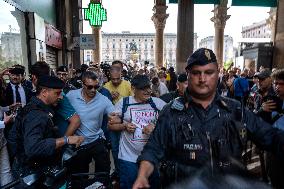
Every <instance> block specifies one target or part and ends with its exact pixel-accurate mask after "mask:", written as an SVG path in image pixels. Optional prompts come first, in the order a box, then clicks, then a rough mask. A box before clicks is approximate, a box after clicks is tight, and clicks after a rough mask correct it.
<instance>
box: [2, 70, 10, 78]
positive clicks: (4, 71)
mask: <svg viewBox="0 0 284 189" xmlns="http://www.w3.org/2000/svg"><path fill="white" fill-rule="evenodd" d="M9 74H10V73H9V68H5V69H4V70H2V71H0V76H4V75H9Z"/></svg>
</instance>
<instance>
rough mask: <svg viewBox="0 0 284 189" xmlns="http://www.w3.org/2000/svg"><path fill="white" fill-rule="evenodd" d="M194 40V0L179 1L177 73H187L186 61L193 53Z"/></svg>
mask: <svg viewBox="0 0 284 189" xmlns="http://www.w3.org/2000/svg"><path fill="white" fill-rule="evenodd" d="M193 40H194V4H193V0H179V1H178V18H177V49H176V68H177V73H182V72H184V71H185V67H186V60H187V58H188V57H189V55H191V54H192V51H193Z"/></svg>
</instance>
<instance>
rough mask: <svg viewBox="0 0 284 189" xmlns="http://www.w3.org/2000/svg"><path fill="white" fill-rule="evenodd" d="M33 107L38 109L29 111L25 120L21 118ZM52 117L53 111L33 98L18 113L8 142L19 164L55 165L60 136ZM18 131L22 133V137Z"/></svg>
mask: <svg viewBox="0 0 284 189" xmlns="http://www.w3.org/2000/svg"><path fill="white" fill-rule="evenodd" d="M31 106H33V107H36V108H33V109H31V110H29V111H28V113H27V114H26V115H25V116H24V118H19V116H20V115H21V112H23V111H24V110H26V109H27V108H29V107H31ZM52 116H53V111H52V109H51V108H50V107H49V106H47V105H46V104H44V102H43V101H41V100H40V99H38V98H37V97H32V99H31V101H30V103H29V104H27V105H26V106H25V107H24V108H23V109H22V110H21V111H20V112H19V113H18V115H17V117H16V119H15V123H14V126H13V127H12V129H11V131H10V132H9V137H8V138H7V140H8V143H9V144H10V145H11V149H12V151H13V152H12V155H16V157H17V158H18V159H19V162H22V163H23V164H27V163H28V162H30V161H35V162H41V163H43V164H44V165H46V164H50V163H54V161H53V160H54V159H53V158H56V150H55V147H56V138H57V137H58V135H57V133H56V132H55V129H54V124H53V121H52V120H51V118H52ZM18 131H21V132H22V133H20V136H19V133H18ZM18 137H19V138H18Z"/></svg>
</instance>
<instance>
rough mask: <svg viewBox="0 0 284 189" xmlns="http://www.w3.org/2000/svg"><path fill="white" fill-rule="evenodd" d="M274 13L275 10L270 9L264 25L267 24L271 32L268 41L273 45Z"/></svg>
mask: <svg viewBox="0 0 284 189" xmlns="http://www.w3.org/2000/svg"><path fill="white" fill-rule="evenodd" d="M276 12H277V8H270V11H269V12H268V13H269V17H268V19H266V23H267V24H268V26H269V28H270V30H271V37H270V41H271V42H273V43H274V41H275V26H276Z"/></svg>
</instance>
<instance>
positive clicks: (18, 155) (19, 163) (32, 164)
mask: <svg viewBox="0 0 284 189" xmlns="http://www.w3.org/2000/svg"><path fill="white" fill-rule="evenodd" d="M63 87H64V82H63V81H61V80H60V79H59V78H57V77H52V76H42V77H41V78H40V79H39V80H38V85H37V89H36V96H34V97H32V99H31V102H30V103H29V104H27V105H26V106H25V107H24V108H23V109H22V110H21V111H20V112H19V114H18V115H17V117H16V120H15V123H14V125H13V128H12V130H11V132H10V133H9V137H8V144H9V145H10V146H11V149H12V150H13V151H12V156H13V157H15V160H14V163H13V169H12V171H13V174H14V176H15V177H16V178H17V177H19V176H20V177H24V176H26V175H29V174H31V173H32V172H35V171H38V170H39V169H43V168H44V167H45V166H49V165H55V164H56V163H60V161H59V162H58V159H57V157H58V151H59V149H61V148H62V147H63V146H64V145H66V144H74V145H76V146H79V145H80V144H81V143H82V142H83V137H81V136H68V137H67V136H64V137H61V138H57V133H56V129H55V127H54V124H53V122H52V117H53V111H52V109H51V106H54V105H56V104H57V103H58V101H59V100H60V99H62V88H63Z"/></svg>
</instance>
